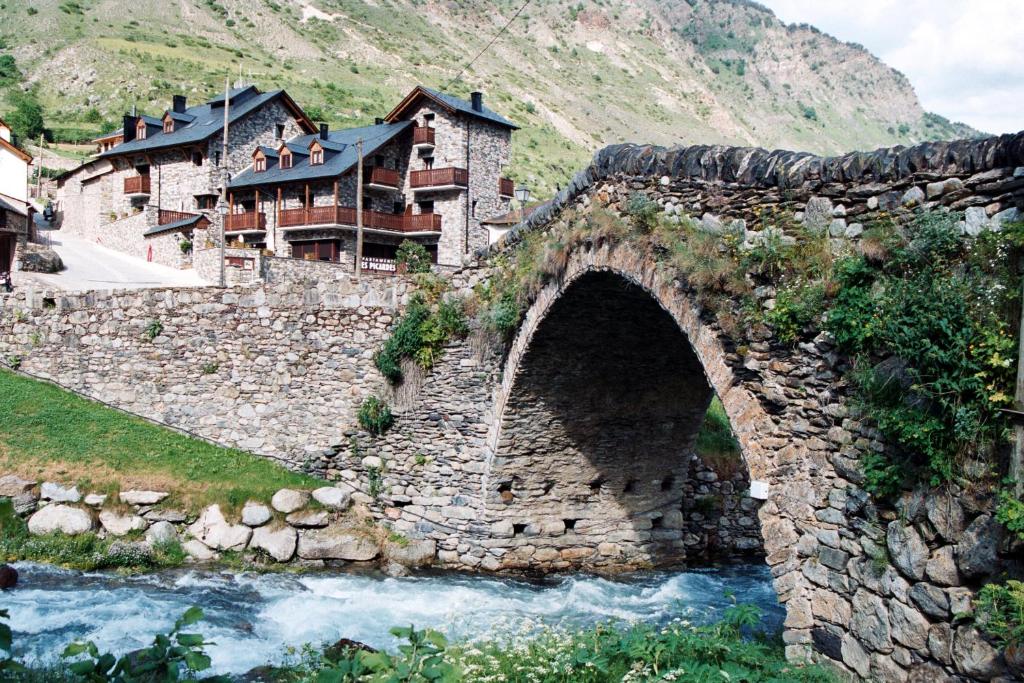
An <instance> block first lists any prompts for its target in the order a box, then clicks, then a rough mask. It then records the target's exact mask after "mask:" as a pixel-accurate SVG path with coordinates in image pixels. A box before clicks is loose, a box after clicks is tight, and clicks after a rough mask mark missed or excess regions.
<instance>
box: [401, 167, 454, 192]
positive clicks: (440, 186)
mask: <svg viewBox="0 0 1024 683" xmlns="http://www.w3.org/2000/svg"><path fill="white" fill-rule="evenodd" d="M409 185H410V187H412V189H413V190H414V191H420V192H426V191H429V192H438V191H442V190H464V189H466V188H467V187H469V171H467V170H466V169H464V168H455V167H449V168H431V169H427V170H425V171H413V172H412V173H410V174H409Z"/></svg>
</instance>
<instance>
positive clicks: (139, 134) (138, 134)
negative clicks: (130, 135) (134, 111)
mask: <svg viewBox="0 0 1024 683" xmlns="http://www.w3.org/2000/svg"><path fill="white" fill-rule="evenodd" d="M135 139H136V140H145V139H146V122H145V121H143V120H142V119H139V122H138V123H136V124H135Z"/></svg>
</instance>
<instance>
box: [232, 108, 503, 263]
mask: <svg viewBox="0 0 1024 683" xmlns="http://www.w3.org/2000/svg"><path fill="white" fill-rule="evenodd" d="M514 128H515V126H514V125H513V124H512V123H511V122H509V121H507V120H505V119H504V118H502V117H501V116H499V115H498V114H495V113H494V112H492V111H490V110H489V109H485V108H483V104H482V96H480V95H479V94H476V95H474V98H473V100H471V101H466V100H460V99H457V98H454V97H452V96H450V95H444V94H442V93H438V92H436V91H432V90H427V89H425V88H416V89H415V90H414V91H413V92H412V93H410V95H409V96H408V97H406V98H405V99H404V100H403V102H402V103H401V104H400V105H399V106H398V107H396V108H395V109H394V110H393V111H392V112H391V113H390V114H389V115H388V117H387V118H385V119H378V120H377V122H376V123H375V124H374V125H372V126H364V127H360V128H350V129H345V130H340V131H331V130H330V129H329V128H328V127H327V126H321V129H320V131H319V132H318V133H317V134H315V135H300V136H296V137H294V138H292V139H289V140H287V141H286V142H282V143H281V144H279V145H277V146H273V147H270V146H260V147H258V148H256V149H254V150H253V152H252V164H251V166H249V167H248V168H247V169H245V170H244V171H242V172H241V173H239V174H237V175H236V176H235V177H234V178H232V180H231V182H230V184H229V186H228V191H229V206H230V208H229V215H228V218H227V225H228V226H235V225H236V224H237V225H242V224H244V225H245V226H246V227H247V228H249V226H250V225H251V224H252V222H253V219H252V218H250V217H251V216H254V215H256V214H261V215H263V216H265V223H264V224H263V225H265V228H264V229H261V230H251V229H248V230H242V229H238V230H235V229H234V227H232V228H231V229H230V230H229V234H230V235H231V236H232V237H235V236H236V235H237V236H238V241H240V242H242V243H243V244H249V245H252V246H254V247H259V248H266V249H270V250H272V251H273V252H274V253H275V254H276V255H278V256H292V257H294V258H305V259H315V260H327V261H338V262H342V263H348V264H350V265H354V263H355V249H356V232H357V229H358V227H359V224H360V222H361V225H362V229H363V237H364V265H367V267H368V268H369V269H371V270H383V271H386V272H392V271H393V270H394V263H393V259H394V254H395V251H396V250H397V248H398V245H399V244H401V242H402V241H404V240H407V239H409V240H414V241H416V242H419V243H421V244H423V246H424V247H425V248H426V249H427V251H428V253H430V254H431V256H432V257H433V258H434V259H435V261H436V262H438V263H440V264H442V265H450V266H454V265H458V264H459V263H460V261H461V259H462V256H463V255H464V254H466V253H468V252H469V251H470V250H472V249H475V248H478V247H481V246H484V245H486V244H487V230H486V228H484V227H482V226H481V225H480V220H481V219H483V218H485V217H488V216H490V215H494V214H495V213H504V212H506V211H507V210H508V206H509V200H510V199H511V196H512V192H511V190H509V191H508V192H507V193H505V192H503V190H505V189H507V188H506V187H505V186H506V185H508V186H509V187H511V181H508V180H507V179H502V177H501V171H502V169H503V168H504V167H505V165H506V164H507V162H508V158H509V153H510V149H509V145H510V141H511V131H512V130H513V129H514ZM360 143H361V145H362V150H361V153H362V185H361V186H360V185H359V178H358V175H359V174H358V168H359V154H360V150H359V145H360ZM358 196H361V197H362V205H363V213H362V216H361V217H362V220H361V221H358V220H357V209H356V205H357V201H356V199H357V197H358ZM368 255H369V256H368Z"/></svg>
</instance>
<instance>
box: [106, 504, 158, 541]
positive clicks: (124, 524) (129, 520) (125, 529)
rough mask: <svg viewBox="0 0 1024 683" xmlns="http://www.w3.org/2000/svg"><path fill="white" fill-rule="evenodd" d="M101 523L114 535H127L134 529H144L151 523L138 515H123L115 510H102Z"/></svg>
mask: <svg viewBox="0 0 1024 683" xmlns="http://www.w3.org/2000/svg"><path fill="white" fill-rule="evenodd" d="M100 525H102V526H103V528H104V530H106V532H107V533H108V534H110V535H112V536H125V535H127V534H130V533H131V532H133V531H142V530H144V529H145V528H146V527H147V526H149V524H148V523H147V522H146V520H144V519H143V518H142V517H139V516H138V515H132V514H129V515H122V514H121V513H119V512H115V511H113V510H103V511H102V512H100Z"/></svg>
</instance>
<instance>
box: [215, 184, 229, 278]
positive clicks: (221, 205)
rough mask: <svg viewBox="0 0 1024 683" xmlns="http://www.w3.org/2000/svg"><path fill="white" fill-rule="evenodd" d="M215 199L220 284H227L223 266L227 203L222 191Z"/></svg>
mask: <svg viewBox="0 0 1024 683" xmlns="http://www.w3.org/2000/svg"><path fill="white" fill-rule="evenodd" d="M221 195H222V196H221V198H220V199H219V200H218V201H217V213H218V214H219V215H220V286H221V287H226V286H227V272H226V271H225V268H224V258H225V256H224V225H225V223H227V220H228V203H227V202H225V201H224V197H223V192H222V193H221Z"/></svg>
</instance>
